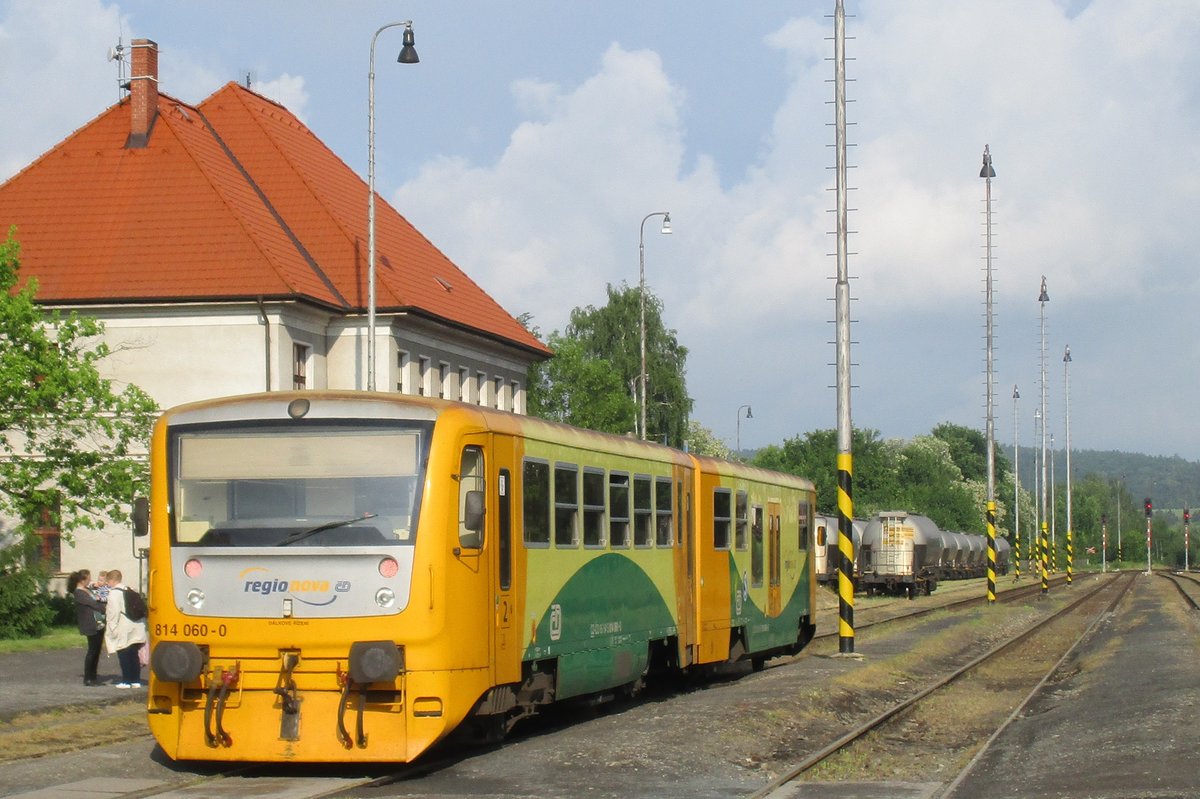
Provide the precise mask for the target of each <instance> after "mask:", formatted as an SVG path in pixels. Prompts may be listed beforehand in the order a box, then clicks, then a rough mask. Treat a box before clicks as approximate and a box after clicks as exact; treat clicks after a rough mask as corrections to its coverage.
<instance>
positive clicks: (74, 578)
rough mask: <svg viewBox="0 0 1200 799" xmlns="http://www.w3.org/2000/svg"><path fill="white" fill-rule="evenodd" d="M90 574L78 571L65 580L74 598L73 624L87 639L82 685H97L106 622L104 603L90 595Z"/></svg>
mask: <svg viewBox="0 0 1200 799" xmlns="http://www.w3.org/2000/svg"><path fill="white" fill-rule="evenodd" d="M91 579H92V573H91V572H90V571H88V570H87V569H80V570H79V571H77V572H75V573H73V574H72V575H71V576H70V577H69V578H67V590H68V591H70V592H71V595H72V596H73V597H74V598H75V623H76V624H77V625H78V626H79V634H80V635H83V636H85V637H86V638H87V654H85V655H84V656H83V684H84V685H99V684H100V683H99V682H98V681H97V680H96V668H97V666H99V664H100V645H101V644H102V643H103V642H104V628H105V623H106V621H107V619H106V616H105V610H104V603H103V602H101V601H100V600H99V599H98V598H97V597H96V595H95V594H93V593H92V591H91V588H90V587H89V584H90V583H91Z"/></svg>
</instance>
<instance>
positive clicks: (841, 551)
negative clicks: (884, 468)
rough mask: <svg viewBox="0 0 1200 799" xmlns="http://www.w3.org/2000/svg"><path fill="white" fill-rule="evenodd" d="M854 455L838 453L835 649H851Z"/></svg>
mask: <svg viewBox="0 0 1200 799" xmlns="http://www.w3.org/2000/svg"><path fill="white" fill-rule="evenodd" d="M853 458H854V456H853V455H851V454H849V453H844V454H843V453H839V454H838V458H837V465H838V470H837V478H838V497H837V500H838V651H839V652H841V653H842V654H844V655H847V654H850V653H852V652H854V535H853V534H854V498H853V497H854V492H853V490H852V474H853V472H852V469H851V466H852V463H853Z"/></svg>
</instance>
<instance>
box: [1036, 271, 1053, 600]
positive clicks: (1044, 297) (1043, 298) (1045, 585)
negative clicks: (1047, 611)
mask: <svg viewBox="0 0 1200 799" xmlns="http://www.w3.org/2000/svg"><path fill="white" fill-rule="evenodd" d="M1049 301H1050V295H1049V293H1047V291H1046V276H1045V275H1042V291H1041V293H1040V294H1039V295H1038V305H1039V306H1040V307H1041V328H1042V352H1041V356H1042V357H1041V367H1042V386H1041V389H1042V489H1041V496H1040V498H1039V501H1040V504H1041V506H1042V526H1041V531H1040V532H1041V538H1040V539H1039V541H1038V547H1039V550H1040V552H1041V571H1042V593H1043V594H1046V593H1048V592H1049V591H1050V575H1049V574H1048V573H1047V571H1046V568H1047V564H1046V554H1047V553H1046V549H1047V541H1046V518H1047V516H1046V421H1047V419H1046V303H1048V302H1049Z"/></svg>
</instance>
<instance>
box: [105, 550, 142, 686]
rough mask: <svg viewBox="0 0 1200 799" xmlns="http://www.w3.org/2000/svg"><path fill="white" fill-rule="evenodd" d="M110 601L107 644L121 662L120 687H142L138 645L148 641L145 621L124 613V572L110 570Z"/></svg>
mask: <svg viewBox="0 0 1200 799" xmlns="http://www.w3.org/2000/svg"><path fill="white" fill-rule="evenodd" d="M108 587H109V592H108V604H107V607H106V608H105V628H104V645H105V647H106V648H107V649H108V653H109V654H110V655H112V654H115V655H116V656H117V662H119V663H120V664H121V681H120V682H119V683H117V687H118V688H141V687H142V664H141V663H140V662H139V661H138V649H140V648H141V646H142V644H144V643H146V641H147V637H146V624H145V622H143V621H134V620H133V619H131V618H129V616H127V615H126V614H125V591H126V590H127V589H128V586H126V585H125V584H124V583H123V582H121V572H119V571H117V570H116V569H110V570H109V572H108Z"/></svg>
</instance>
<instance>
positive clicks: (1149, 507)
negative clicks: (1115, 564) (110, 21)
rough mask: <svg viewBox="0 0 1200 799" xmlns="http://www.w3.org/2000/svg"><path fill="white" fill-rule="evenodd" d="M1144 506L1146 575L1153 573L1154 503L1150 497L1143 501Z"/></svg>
mask: <svg viewBox="0 0 1200 799" xmlns="http://www.w3.org/2000/svg"><path fill="white" fill-rule="evenodd" d="M1143 505H1145V507H1146V574H1149V573H1150V572H1151V568H1150V525H1151V523H1152V522H1153V519H1154V503H1152V502H1151V501H1150V497H1146V499H1145V500H1143Z"/></svg>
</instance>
